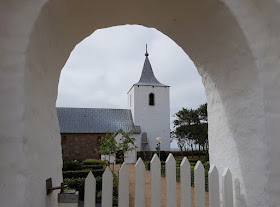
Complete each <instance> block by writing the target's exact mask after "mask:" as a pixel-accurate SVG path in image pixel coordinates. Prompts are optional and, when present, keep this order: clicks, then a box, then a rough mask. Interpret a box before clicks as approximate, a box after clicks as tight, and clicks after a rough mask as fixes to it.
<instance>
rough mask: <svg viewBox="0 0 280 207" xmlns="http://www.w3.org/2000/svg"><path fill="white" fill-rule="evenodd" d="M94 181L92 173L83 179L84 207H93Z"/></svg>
mask: <svg viewBox="0 0 280 207" xmlns="http://www.w3.org/2000/svg"><path fill="white" fill-rule="evenodd" d="M95 194H96V179H95V177H94V176H93V174H92V172H89V173H88V176H87V177H86V179H85V197H84V207H95Z"/></svg>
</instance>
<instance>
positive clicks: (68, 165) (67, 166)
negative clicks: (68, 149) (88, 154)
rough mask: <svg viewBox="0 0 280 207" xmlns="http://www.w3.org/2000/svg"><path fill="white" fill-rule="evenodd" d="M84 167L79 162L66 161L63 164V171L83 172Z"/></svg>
mask: <svg viewBox="0 0 280 207" xmlns="http://www.w3.org/2000/svg"><path fill="white" fill-rule="evenodd" d="M81 169H82V165H81V163H79V162H78V161H66V162H64V163H63V167H62V171H70V170H81Z"/></svg>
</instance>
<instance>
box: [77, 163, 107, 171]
mask: <svg viewBox="0 0 280 207" xmlns="http://www.w3.org/2000/svg"><path fill="white" fill-rule="evenodd" d="M105 167H106V166H105V165H103V164H102V165H83V166H82V168H83V169H92V170H100V169H104V168H105Z"/></svg>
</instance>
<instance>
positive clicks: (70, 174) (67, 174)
mask: <svg viewBox="0 0 280 207" xmlns="http://www.w3.org/2000/svg"><path fill="white" fill-rule="evenodd" d="M89 171H91V172H92V174H93V175H94V177H102V174H103V173H104V171H105V170H104V169H97V170H92V169H84V170H78V171H64V172H62V175H63V179H65V178H86V177H87V175H88V173H89Z"/></svg>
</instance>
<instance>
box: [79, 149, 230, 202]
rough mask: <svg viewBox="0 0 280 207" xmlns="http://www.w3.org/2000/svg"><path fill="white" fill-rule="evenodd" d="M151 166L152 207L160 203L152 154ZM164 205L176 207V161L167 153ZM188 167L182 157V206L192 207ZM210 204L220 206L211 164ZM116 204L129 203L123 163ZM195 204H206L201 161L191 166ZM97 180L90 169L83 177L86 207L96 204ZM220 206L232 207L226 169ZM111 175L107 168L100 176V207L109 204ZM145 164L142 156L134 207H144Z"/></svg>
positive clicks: (158, 165) (158, 166)
mask: <svg viewBox="0 0 280 207" xmlns="http://www.w3.org/2000/svg"><path fill="white" fill-rule="evenodd" d="M150 167H151V207H160V206H161V162H160V160H159V158H158V156H157V155H156V154H155V155H154V156H153V158H152V160H151V163H150ZM165 167H166V178H165V179H166V207H173V206H177V199H176V161H175V159H174V157H173V155H172V154H169V156H168V158H167V160H166V163H165ZM190 172H191V170H190V163H189V161H188V159H187V158H186V157H185V158H184V159H183V160H182V162H181V164H180V191H181V192H180V194H181V207H191V173H190ZM208 182H209V186H208V187H209V207H220V189H219V172H218V170H217V168H216V167H215V166H211V168H210V171H209V173H208ZM118 189H119V191H118V206H121V207H128V206H129V171H128V167H127V165H126V164H125V163H123V164H122V167H121V168H120V170H119V188H118ZM194 191H195V195H194V197H195V207H205V169H204V166H203V165H202V163H201V162H200V161H198V162H197V163H196V166H195V168H194ZM95 195H96V180H95V178H94V176H93V174H92V173H91V172H89V174H88V176H87V178H86V179H85V198H84V199H85V202H84V203H85V207H95V199H96V198H95ZM221 196H222V198H223V199H222V201H223V202H222V204H223V205H222V206H223V207H233V187H232V175H231V172H230V170H229V169H226V170H225V171H224V172H223V174H222V192H221ZM112 200H113V174H112V172H111V170H110V168H109V167H107V168H106V170H105V172H104V173H103V176H102V207H112ZM145 205H146V204H145V165H144V163H143V161H142V159H141V158H139V159H138V161H137V163H136V165H135V200H134V206H135V207H145Z"/></svg>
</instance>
